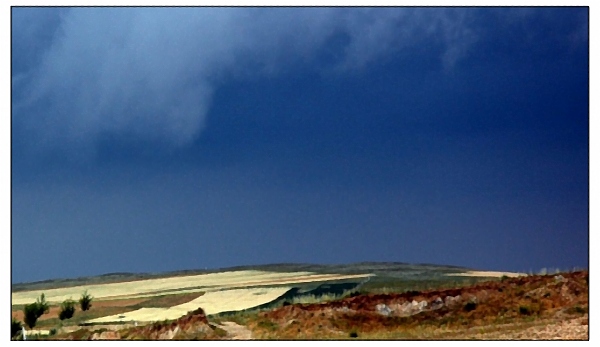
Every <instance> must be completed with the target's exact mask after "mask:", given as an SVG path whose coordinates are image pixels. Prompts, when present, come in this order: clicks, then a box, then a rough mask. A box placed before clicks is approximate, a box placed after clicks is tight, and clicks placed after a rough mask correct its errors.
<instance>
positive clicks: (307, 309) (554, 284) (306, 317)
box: [251, 271, 588, 338]
mask: <svg viewBox="0 0 600 347" xmlns="http://www.w3.org/2000/svg"><path fill="white" fill-rule="evenodd" d="M447 298H448V299H453V300H448V299H447ZM436 300H437V302H436ZM447 300H448V301H447ZM413 301H414V303H415V304H417V303H421V302H423V301H425V302H427V305H426V306H425V307H424V308H423V309H421V310H418V309H416V310H415V312H412V313H414V314H411V312H410V311H407V310H406V308H407V307H409V308H410V307H411V303H412V302H413ZM442 302H443V303H444V304H440V303H442ZM383 305H385V306H383ZM378 307H379V308H380V309H381V308H382V307H385V309H386V310H387V311H383V310H378ZM413 307H416V306H413ZM587 310H588V272H587V271H580V272H573V273H568V274H561V275H560V276H551V275H548V276H528V277H519V278H511V279H504V280H503V281H494V282H485V283H480V284H476V285H472V286H469V287H464V288H457V289H446V290H431V291H424V292H416V291H413V292H407V293H403V294H379V295H361V296H356V297H353V298H347V299H343V300H338V301H334V302H329V303H324V304H304V305H302V304H299V305H290V306H284V307H281V308H278V309H275V310H273V311H270V312H264V313H262V314H261V315H260V319H259V320H258V321H257V322H254V323H253V324H251V326H252V328H253V329H254V330H255V331H256V332H258V336H261V333H262V335H263V336H264V337H267V336H271V335H272V334H278V335H280V336H282V337H285V338H298V336H302V337H303V338H304V337H305V338H317V336H319V335H321V336H322V335H323V334H324V333H325V334H330V336H331V337H335V336H336V335H339V336H348V333H349V332H352V331H354V332H360V333H368V332H376V331H400V332H401V331H405V332H406V334H408V335H411V334H414V331H415V328H418V329H423V327H425V326H430V327H432V328H434V327H437V328H465V327H472V326H484V325H491V324H501V323H503V322H509V321H511V320H515V319H526V318H527V317H529V318H530V319H533V318H544V317H553V316H557V315H558V316H561V315H562V316H569V315H573V314H575V315H576V314H579V315H582V314H583V313H585V312H587ZM407 312H408V313H407Z"/></svg>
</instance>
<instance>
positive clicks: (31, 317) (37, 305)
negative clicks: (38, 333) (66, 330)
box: [23, 293, 50, 328]
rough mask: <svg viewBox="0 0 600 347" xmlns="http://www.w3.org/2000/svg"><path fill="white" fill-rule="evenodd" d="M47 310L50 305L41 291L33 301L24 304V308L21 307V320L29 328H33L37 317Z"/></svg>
mask: <svg viewBox="0 0 600 347" xmlns="http://www.w3.org/2000/svg"><path fill="white" fill-rule="evenodd" d="M48 311H50V305H48V302H46V297H45V296H44V293H42V295H40V297H39V298H38V299H37V300H36V301H35V302H34V303H32V304H28V305H25V308H23V314H24V316H25V317H24V319H23V320H24V321H25V324H27V326H28V327H29V328H33V327H34V326H35V323H36V322H37V320H38V318H40V317H41V316H42V315H43V314H44V313H48Z"/></svg>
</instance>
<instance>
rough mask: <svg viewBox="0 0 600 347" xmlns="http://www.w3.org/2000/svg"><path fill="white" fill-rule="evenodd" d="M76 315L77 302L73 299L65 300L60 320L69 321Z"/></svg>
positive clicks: (61, 307)
mask: <svg viewBox="0 0 600 347" xmlns="http://www.w3.org/2000/svg"><path fill="white" fill-rule="evenodd" d="M74 313H75V301H73V300H71V299H69V300H65V301H64V302H63V303H62V304H61V305H60V312H59V313H58V318H59V319H60V320H65V319H69V318H71V317H73V314H74Z"/></svg>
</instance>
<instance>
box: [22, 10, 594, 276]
mask: <svg viewBox="0 0 600 347" xmlns="http://www.w3.org/2000/svg"><path fill="white" fill-rule="evenodd" d="M588 15H589V12H588V8H587V7H579V8H578V7H561V8H551V7H527V8H526V7H501V8H498V7H427V8H425V7H389V8H369V7H361V8H331V7H319V8H310V7H307V8H290V7H287V8H253V7H238V8H223V7H216V8H140V7H129V8H123V7H117V8H102V7H93V8H92V7H89V8H69V7H60V8H43V7H37V8H12V10H11V16H10V19H11V34H10V39H11V51H10V52H11V53H10V59H11V90H10V92H11V93H10V95H11V99H10V106H11V111H10V112H11V121H10V135H11V143H10V144H11V151H10V163H11V165H10V220H11V225H10V227H11V233H10V234H11V238H10V245H11V248H10V250H11V253H10V254H11V270H12V272H11V273H12V278H11V281H12V283H18V282H30V281H38V280H46V279H54V278H74V277H80V276H91V275H100V274H104V273H112V272H163V271H173V270H185V269H204V268H209V269H216V268H224V267H229V266H238V265H254V264H268V263H320V264H341V263H351V262H361V261H394V262H405V263H429V264H440V265H457V266H465V267H469V268H473V269H481V270H502V271H522V272H528V271H534V272H537V271H539V270H540V269H542V268H560V269H571V268H574V267H577V268H588V264H589V234H590V233H589V191H590V185H589V154H590V153H589V148H590V147H589V130H590V129H589V119H590V117H589V39H588V25H589V18H588Z"/></svg>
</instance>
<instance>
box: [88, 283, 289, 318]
mask: <svg viewBox="0 0 600 347" xmlns="http://www.w3.org/2000/svg"><path fill="white" fill-rule="evenodd" d="M290 289H291V287H280V288H254V289H232V290H223V291H217V292H209V293H206V294H204V295H203V296H201V297H199V298H196V299H194V300H192V301H190V302H186V303H185V304H181V305H177V306H173V307H169V308H141V309H139V310H135V311H132V312H127V313H122V314H117V315H113V316H106V317H101V318H97V319H92V320H90V321H88V323H111V322H131V321H135V322H153V321H162V320H165V319H177V318H179V317H181V316H184V315H185V314H186V313H188V312H189V311H193V310H196V309H197V308H199V307H201V308H202V309H203V310H204V312H205V313H206V314H215V313H220V312H227V311H239V310H244V309H248V308H252V307H256V306H260V305H262V304H266V303H269V302H271V301H273V300H275V299H277V298H278V297H280V296H281V295H283V294H285V293H286V292H287V291H289V290H290Z"/></svg>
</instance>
